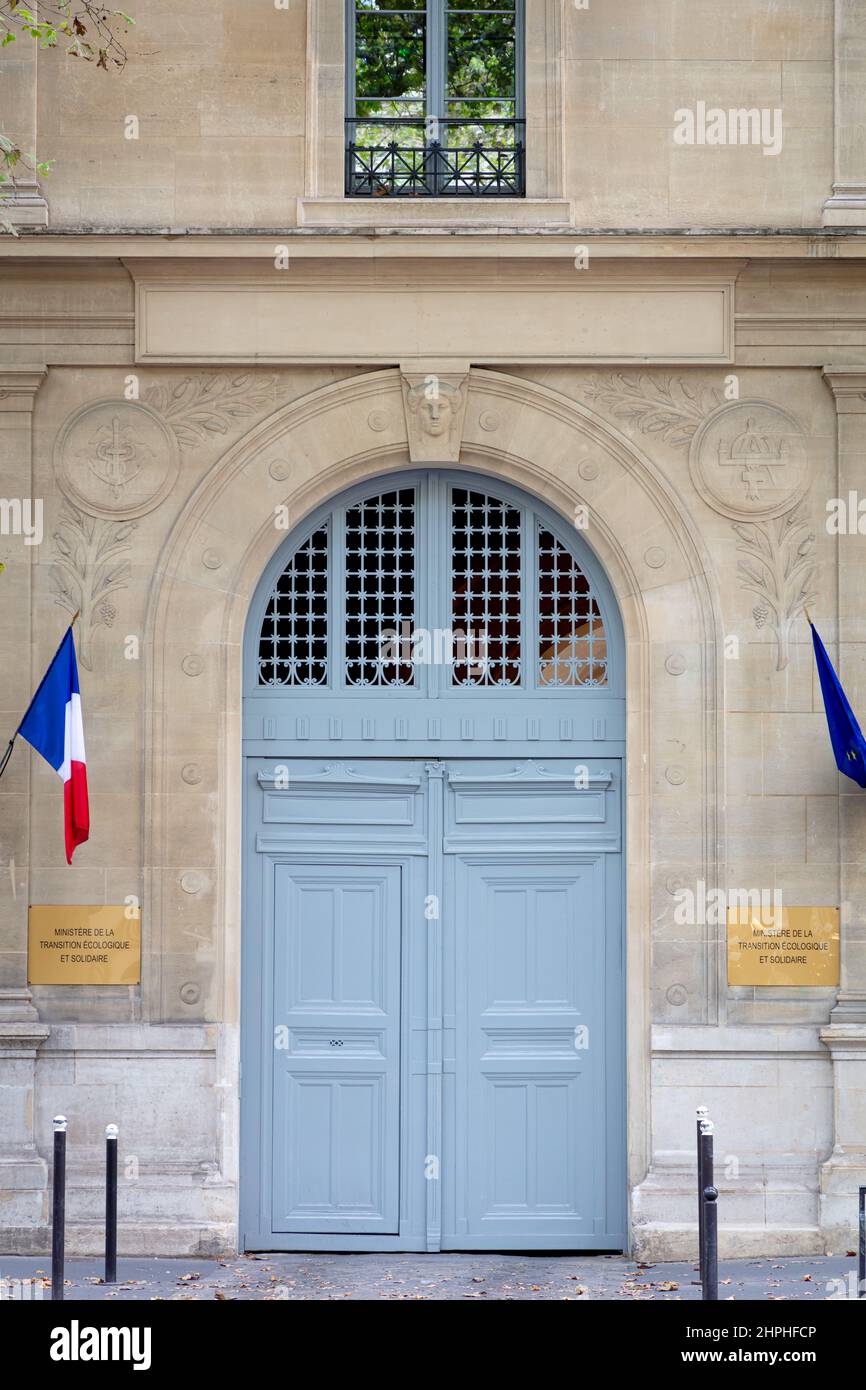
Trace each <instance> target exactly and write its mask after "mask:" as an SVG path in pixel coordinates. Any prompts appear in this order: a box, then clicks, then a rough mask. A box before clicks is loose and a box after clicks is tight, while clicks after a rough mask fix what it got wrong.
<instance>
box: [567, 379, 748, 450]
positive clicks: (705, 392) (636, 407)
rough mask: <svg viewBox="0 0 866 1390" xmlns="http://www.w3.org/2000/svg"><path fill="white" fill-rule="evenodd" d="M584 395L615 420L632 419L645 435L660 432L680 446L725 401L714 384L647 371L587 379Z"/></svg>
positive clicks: (668, 440)
mask: <svg viewBox="0 0 866 1390" xmlns="http://www.w3.org/2000/svg"><path fill="white" fill-rule="evenodd" d="M584 394H585V395H586V397H587V399H588V400H590V401H593V402H595V403H597V404H598V405H602V406H604V407H605V408H606V409H607V410H609V411H610V414H611V415H613V416H614V417H615V418H616V419H620V420H628V421H630V422H631V423H632V424H634V425H636V426H637V428H638V429H639V430H640V431H641V433H642V434H659V435H661V437H662V439H663V440H664V441H665V442H666V443H668V444H673V445H674V446H675V447H677V448H685V446H686V445H687V444H688V443H689V442H690V441H691V439H692V436H693V435H694V433H695V431H696V430H697V428H698V426H699V425H700V424H701V423H702V422H703V420H704V419H705V417H706V416H707V415H708V414H709V413H710V412H711V411H713V410H715V409H716V408H717V407H718V406H720V405H721V404H722V394H721V392H720V391H718V390H716V389H715V387H710V386H706V385H702V384H700V383H696V384H695V385H692V384H690V383H688V382H686V381H684V380H683V379H682V377H660V378H656V377H652V376H649V375H648V374H647V373H646V372H640V373H638V374H636V375H635V374H632V373H627V372H611V373H609V374H608V375H606V376H600V377H597V378H596V379H595V380H592V381H590V382H588V383H587V385H586V386H585V387H584Z"/></svg>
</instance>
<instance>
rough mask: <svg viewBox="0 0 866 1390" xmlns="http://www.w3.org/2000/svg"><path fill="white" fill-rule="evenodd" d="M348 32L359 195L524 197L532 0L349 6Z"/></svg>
mask: <svg viewBox="0 0 866 1390" xmlns="http://www.w3.org/2000/svg"><path fill="white" fill-rule="evenodd" d="M347 26H348V34H347V44H346V51H347V54H348V61H347V65H346V70H347V92H346V111H347V118H346V193H347V194H348V195H349V196H351V197H356V198H357V197H368V198H376V197H400V198H410V197H424V198H429V197H437V196H441V197H449V198H455V197H497V196H506V197H522V196H523V193H524V186H525V177H524V162H525V161H524V136H523V132H524V115H523V0H459V3H454V4H451V3H449V0H348V3H347Z"/></svg>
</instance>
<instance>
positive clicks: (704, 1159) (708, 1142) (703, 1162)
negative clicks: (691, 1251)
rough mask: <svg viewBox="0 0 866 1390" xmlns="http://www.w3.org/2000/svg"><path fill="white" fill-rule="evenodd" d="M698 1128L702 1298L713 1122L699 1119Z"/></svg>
mask: <svg viewBox="0 0 866 1390" xmlns="http://www.w3.org/2000/svg"><path fill="white" fill-rule="evenodd" d="M700 1128H701V1139H700V1158H699V1160H698V1171H699V1173H700V1176H701V1179H702V1181H703V1188H702V1189H701V1217H702V1221H701V1230H702V1235H701V1284H702V1286H703V1297H704V1298H709V1297H710V1295H709V1294H708V1293H707V1284H708V1282H709V1280H710V1268H709V1251H710V1239H709V1231H708V1230H707V1220H708V1205H707V1203H708V1198H707V1193H708V1192H709V1191H710V1190H712V1191H713V1192H716V1189H715V1186H714V1184H713V1122H712V1120H701V1124H700ZM716 1197H718V1193H716V1196H715V1197H713V1199H712V1200H713V1201H714V1202H715V1200H716ZM714 1219H716V1221H717V1218H716V1217H715V1216H714ZM716 1284H717V1285H718V1274H717V1275H716ZM712 1297H714V1298H717V1297H718V1287H717V1288H716V1293H715V1294H713V1295H712Z"/></svg>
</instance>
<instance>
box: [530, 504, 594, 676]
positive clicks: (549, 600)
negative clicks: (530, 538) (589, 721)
mask: <svg viewBox="0 0 866 1390" xmlns="http://www.w3.org/2000/svg"><path fill="white" fill-rule="evenodd" d="M537 534H538V629H539V644H538V649H539V668H538V683H539V685H542V686H575V685H607V640H606V637H605V632H604V623H603V621H602V617H601V612H600V610H599V607H598V604H597V602H596V600H595V596H594V595H593V592H592V588H591V586H590V583H589V580H588V579H587V577H586V575H585V574H584V573H583V570H582V569H581V568H580V566H579V565H578V563H577V561H576V560H575V559H574V557H573V556H572V555H570V554H569V552H568V551H567V550H566V548H565V546H563V545H560V543H559V541H558V540H557V539H556V537H555V536H554V535H552V534H551V532H550V531H547V530H545V529H544V527H539V528H538V533H537Z"/></svg>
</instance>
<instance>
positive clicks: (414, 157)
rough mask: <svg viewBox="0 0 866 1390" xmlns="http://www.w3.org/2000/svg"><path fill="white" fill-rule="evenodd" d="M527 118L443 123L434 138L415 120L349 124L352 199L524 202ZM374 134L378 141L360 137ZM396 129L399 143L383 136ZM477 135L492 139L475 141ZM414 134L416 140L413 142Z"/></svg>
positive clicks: (349, 191)
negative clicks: (496, 199)
mask: <svg viewBox="0 0 866 1390" xmlns="http://www.w3.org/2000/svg"><path fill="white" fill-rule="evenodd" d="M524 125H525V122H524V121H523V120H517V119H509V120H502V119H498V120H491V119H483V120H482V119H479V120H448V121H444V120H443V121H441V122H440V123H439V126H438V130H437V136H438V138H437V139H435V140H432V139H428V138H426V128H425V125H424V123H423V122H419V121H418V120H417V119H416V118H412V117H396V116H394V117H388V118H381V119H380V118H377V117H369V116H368V117H357V116H356V117H349V118H348V119H347V120H346V196H347V197H349V198H437V197H438V198H443V197H444V198H503V197H504V198H522V197H523V195H524V189H525V182H526V179H525V149H524V143H523V137H524ZM359 128H360V130H361V134H362V137H363V135H364V134H365V133H366V131H370V130H374V131H375V132H376V135H375V138H374V139H373V140H372V141H371V140H369V139H367V140H365V139H363V138H362V139H361V140H360V141H359V140H358V139H357V138H356V136H357V135H358V132H359ZM391 129H393V133H394V139H393V140H387V139H382V136H381V134H380V132H383V131H390V130H391ZM472 132H476V133H479V132H482V133H483V135H484V136H485V137H487V138H477V139H474V140H473V139H472V138H471V135H472ZM413 136H414V138H413Z"/></svg>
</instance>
